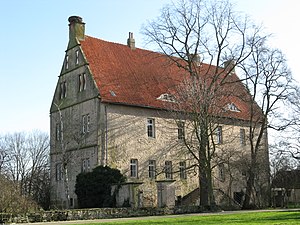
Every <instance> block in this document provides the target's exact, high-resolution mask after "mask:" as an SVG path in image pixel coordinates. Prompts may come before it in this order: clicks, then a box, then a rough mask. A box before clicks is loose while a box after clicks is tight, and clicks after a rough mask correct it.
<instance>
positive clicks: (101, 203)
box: [75, 166, 125, 208]
mask: <svg viewBox="0 0 300 225" xmlns="http://www.w3.org/2000/svg"><path fill="white" fill-rule="evenodd" d="M124 182H125V177H124V176H123V175H122V174H121V172H120V171H119V170H117V169H112V168H110V167H108V166H98V167H96V168H94V169H93V171H92V172H86V173H80V174H79V175H77V178H76V185H75V193H76V194H77V197H78V205H79V207H80V208H103V207H113V206H115V199H114V197H115V196H114V195H113V193H112V186H113V185H116V186H119V185H120V184H122V183H124Z"/></svg>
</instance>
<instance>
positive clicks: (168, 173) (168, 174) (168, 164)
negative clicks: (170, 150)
mask: <svg viewBox="0 0 300 225" xmlns="http://www.w3.org/2000/svg"><path fill="white" fill-rule="evenodd" d="M165 178H166V179H167V180H172V179H173V168H172V161H170V160H167V161H165Z"/></svg>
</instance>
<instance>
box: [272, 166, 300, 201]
mask: <svg viewBox="0 0 300 225" xmlns="http://www.w3.org/2000/svg"><path fill="white" fill-rule="evenodd" d="M271 188H272V189H271V191H272V205H273V206H274V207H287V206H288V205H297V204H299V202H300V170H299V169H296V170H280V171H278V172H277V173H276V174H275V176H274V178H273V180H272V184H271Z"/></svg>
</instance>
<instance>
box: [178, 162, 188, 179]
mask: <svg viewBox="0 0 300 225" xmlns="http://www.w3.org/2000/svg"><path fill="white" fill-rule="evenodd" d="M179 177H180V179H186V178H187V176H186V162H185V161H181V162H179Z"/></svg>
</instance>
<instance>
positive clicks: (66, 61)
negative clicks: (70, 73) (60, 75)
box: [65, 54, 69, 70]
mask: <svg viewBox="0 0 300 225" xmlns="http://www.w3.org/2000/svg"><path fill="white" fill-rule="evenodd" d="M68 69H69V55H68V54H67V55H66V57H65V70H68Z"/></svg>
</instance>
